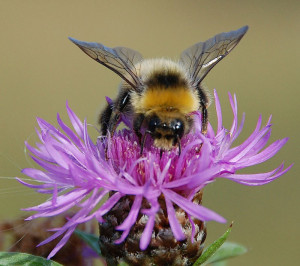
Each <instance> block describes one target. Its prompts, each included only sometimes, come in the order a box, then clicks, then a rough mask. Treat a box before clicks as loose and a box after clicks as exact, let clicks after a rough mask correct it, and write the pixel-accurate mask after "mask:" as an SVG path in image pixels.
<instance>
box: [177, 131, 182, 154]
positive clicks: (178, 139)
mask: <svg viewBox="0 0 300 266" xmlns="http://www.w3.org/2000/svg"><path fill="white" fill-rule="evenodd" d="M176 138H177V143H178V156H180V154H181V142H180V138H179V136H178V135H176Z"/></svg>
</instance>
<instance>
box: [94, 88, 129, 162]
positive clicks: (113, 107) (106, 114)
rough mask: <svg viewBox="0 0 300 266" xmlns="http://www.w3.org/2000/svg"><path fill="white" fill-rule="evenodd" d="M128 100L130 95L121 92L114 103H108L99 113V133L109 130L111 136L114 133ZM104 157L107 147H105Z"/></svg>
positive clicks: (104, 133) (105, 132) (103, 133)
mask: <svg viewBox="0 0 300 266" xmlns="http://www.w3.org/2000/svg"><path fill="white" fill-rule="evenodd" d="M129 100H130V95H129V93H128V92H125V93H123V94H121V95H120V96H119V97H118V98H117V100H116V101H115V102H114V103H110V104H108V106H107V107H106V108H105V109H104V111H103V112H102V114H101V115H100V124H101V133H102V135H104V136H106V135H107V133H108V132H109V133H110V135H111V136H113V135H114V133H115V131H116V129H117V126H118V124H119V121H120V118H121V114H122V112H123V111H124V109H125V107H126V106H127V104H128V102H129ZM105 154H106V159H108V156H107V147H106V149H105Z"/></svg>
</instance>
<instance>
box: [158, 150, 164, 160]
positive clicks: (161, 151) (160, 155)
mask: <svg viewBox="0 0 300 266" xmlns="http://www.w3.org/2000/svg"><path fill="white" fill-rule="evenodd" d="M163 152H164V151H163V149H160V153H159V158H160V159H161V157H162V155H163Z"/></svg>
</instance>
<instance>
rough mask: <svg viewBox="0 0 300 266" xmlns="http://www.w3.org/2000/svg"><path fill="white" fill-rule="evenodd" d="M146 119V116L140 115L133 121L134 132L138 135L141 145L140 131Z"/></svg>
mask: <svg viewBox="0 0 300 266" xmlns="http://www.w3.org/2000/svg"><path fill="white" fill-rule="evenodd" d="M144 119H145V115H143V114H138V115H137V116H136V117H135V118H134V120H133V131H134V133H135V134H136V135H137V137H138V139H139V144H140V145H141V144H142V134H141V131H140V130H141V127H142V124H143V122H144Z"/></svg>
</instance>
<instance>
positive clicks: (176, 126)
mask: <svg viewBox="0 0 300 266" xmlns="http://www.w3.org/2000/svg"><path fill="white" fill-rule="evenodd" d="M171 127H172V129H173V132H174V134H175V135H178V137H179V138H181V137H182V136H183V133H184V123H183V122H182V121H181V120H179V119H176V120H174V121H173V122H172V125H171Z"/></svg>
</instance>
